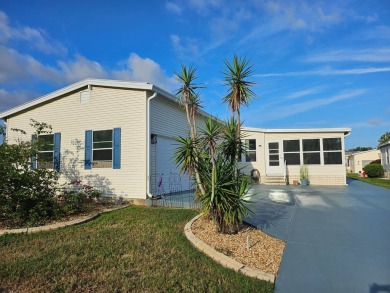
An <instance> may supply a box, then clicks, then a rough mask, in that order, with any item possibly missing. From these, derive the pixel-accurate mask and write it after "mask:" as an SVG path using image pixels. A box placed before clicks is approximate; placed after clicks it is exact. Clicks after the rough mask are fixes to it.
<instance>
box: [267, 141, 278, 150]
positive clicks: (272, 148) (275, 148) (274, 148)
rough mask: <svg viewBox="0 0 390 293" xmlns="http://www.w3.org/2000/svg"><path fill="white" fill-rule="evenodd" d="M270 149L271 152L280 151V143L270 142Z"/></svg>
mask: <svg viewBox="0 0 390 293" xmlns="http://www.w3.org/2000/svg"><path fill="white" fill-rule="evenodd" d="M268 148H269V149H270V150H278V149H279V143H277V142H270V143H269V144H268Z"/></svg>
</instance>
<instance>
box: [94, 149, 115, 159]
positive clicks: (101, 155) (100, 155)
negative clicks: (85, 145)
mask: <svg viewBox="0 0 390 293" xmlns="http://www.w3.org/2000/svg"><path fill="white" fill-rule="evenodd" d="M105 160H112V150H94V151H93V161H105Z"/></svg>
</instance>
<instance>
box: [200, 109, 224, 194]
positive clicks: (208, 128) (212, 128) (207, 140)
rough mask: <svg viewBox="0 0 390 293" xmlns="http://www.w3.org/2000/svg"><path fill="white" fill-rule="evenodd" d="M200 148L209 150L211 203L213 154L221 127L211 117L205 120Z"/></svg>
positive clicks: (213, 173) (213, 182) (213, 183)
mask: <svg viewBox="0 0 390 293" xmlns="http://www.w3.org/2000/svg"><path fill="white" fill-rule="evenodd" d="M201 135H202V138H201V140H202V146H203V147H204V148H206V149H208V150H209V155H210V161H211V201H213V200H214V195H215V155H216V154H215V152H216V148H217V143H218V140H219V139H220V135H221V125H220V124H219V123H218V122H216V121H215V120H214V119H212V118H211V117H208V119H205V126H204V129H202V134H201Z"/></svg>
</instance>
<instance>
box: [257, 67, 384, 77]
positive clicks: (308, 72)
mask: <svg viewBox="0 0 390 293" xmlns="http://www.w3.org/2000/svg"><path fill="white" fill-rule="evenodd" d="M389 71H390V67H368V68H354V69H331V68H325V69H320V70H306V71H292V72H282V73H264V74H255V75H253V76H255V77H273V76H305V75H324V76H325V75H356V74H370V73H378V72H389Z"/></svg>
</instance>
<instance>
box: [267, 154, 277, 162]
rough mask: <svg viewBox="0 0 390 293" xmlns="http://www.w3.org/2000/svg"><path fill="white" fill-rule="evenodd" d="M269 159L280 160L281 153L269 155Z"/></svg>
mask: <svg viewBox="0 0 390 293" xmlns="http://www.w3.org/2000/svg"><path fill="white" fill-rule="evenodd" d="M269 159H270V160H275V161H278V160H279V155H269Z"/></svg>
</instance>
